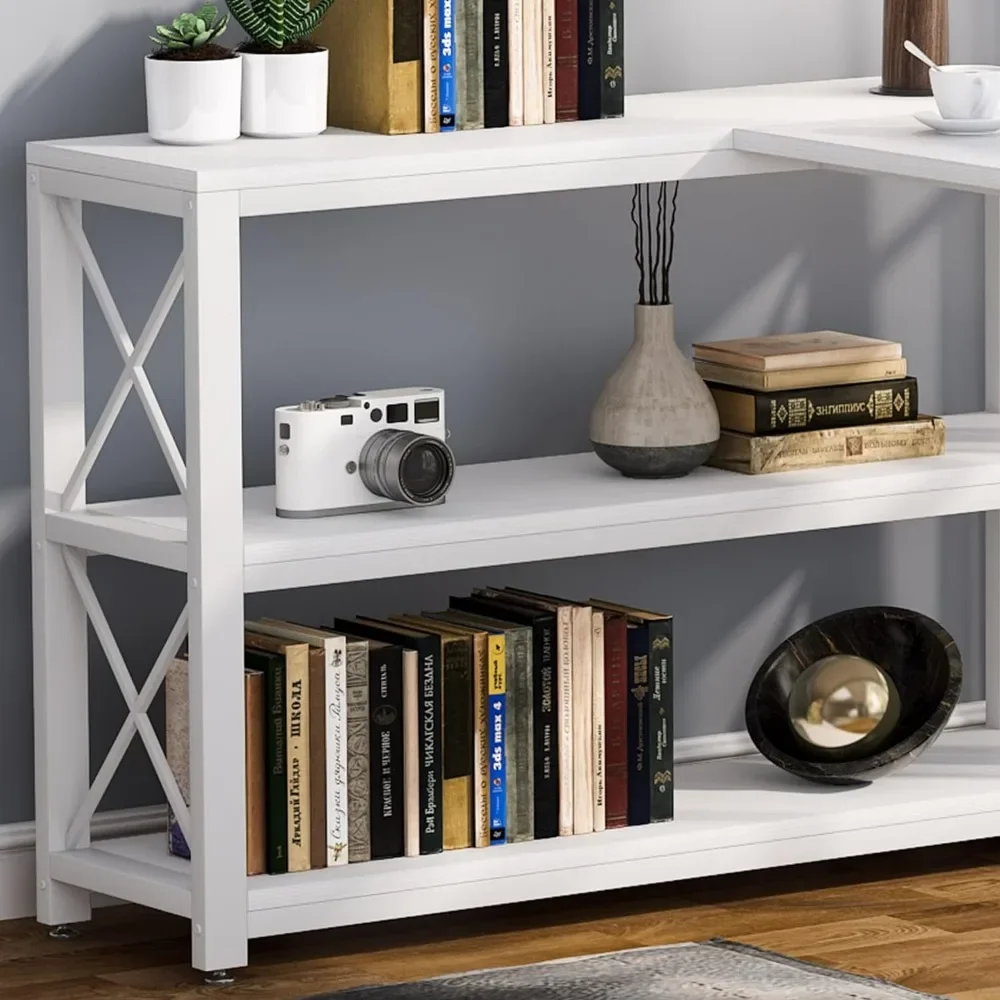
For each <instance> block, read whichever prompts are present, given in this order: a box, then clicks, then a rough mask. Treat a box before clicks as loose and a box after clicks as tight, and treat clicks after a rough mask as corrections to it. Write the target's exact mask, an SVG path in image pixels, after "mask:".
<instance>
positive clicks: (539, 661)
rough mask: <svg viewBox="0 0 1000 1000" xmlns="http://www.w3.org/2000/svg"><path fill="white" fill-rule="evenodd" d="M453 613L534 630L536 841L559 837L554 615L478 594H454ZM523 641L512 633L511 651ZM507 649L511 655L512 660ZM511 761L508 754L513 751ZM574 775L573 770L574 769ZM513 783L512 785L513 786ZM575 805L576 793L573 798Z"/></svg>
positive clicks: (559, 784)
mask: <svg viewBox="0 0 1000 1000" xmlns="http://www.w3.org/2000/svg"><path fill="white" fill-rule="evenodd" d="M449 604H450V605H451V608H452V611H453V612H459V613H462V614H469V615H472V616H475V617H478V618H482V619H486V620H495V621H501V622H505V623H508V627H509V626H510V625H511V624H513V625H518V626H528V627H529V628H530V629H531V659H530V661H529V662H530V663H531V674H532V692H533V699H534V704H533V706H532V716H533V730H534V731H533V733H532V743H533V746H534V762H535V766H534V774H533V781H534V800H535V814H534V824H535V839H536V840H540V839H542V838H547V837H557V836H558V835H559V811H560V804H561V794H562V793H561V789H562V782H561V779H560V770H561V767H560V760H559V739H558V736H559V733H558V718H559V704H560V692H559V689H558V684H557V679H556V655H557V654H556V637H555V615H554V614H552V613H551V612H549V611H542V610H539V609H538V608H534V607H530V606H526V605H524V604H517V603H514V602H511V601H502V600H492V599H490V598H486V597H480V596H476V595H473V596H471V597H451V598H449ZM517 643H518V640H517V639H515V638H513V637H510V636H509V637H508V641H507V649H508V650H510V649H511V648H512V647H513V649H514V653H513V656H514V657H517V656H518V652H517V649H518V645H517ZM510 655H511V654H509V653H508V658H510ZM508 759H509V755H508ZM570 774H572V771H571V772H570ZM509 784H510V783H509V781H508V787H509ZM569 805H570V808H572V796H570V798H569Z"/></svg>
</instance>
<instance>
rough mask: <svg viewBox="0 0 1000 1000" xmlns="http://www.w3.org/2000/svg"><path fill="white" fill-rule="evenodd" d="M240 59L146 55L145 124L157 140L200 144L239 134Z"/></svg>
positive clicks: (187, 144)
mask: <svg viewBox="0 0 1000 1000" xmlns="http://www.w3.org/2000/svg"><path fill="white" fill-rule="evenodd" d="M242 80H243V62H242V60H240V58H239V57H238V56H236V55H233V56H232V58H230V59H204V60H191V59H158V58H154V57H153V56H146V123H147V124H146V128H147V131H148V132H149V135H150V138H151V139H154V140H155V141H156V142H163V143H167V144H168V145H174V146H202V145H210V144H213V143H217V142H232V140H233V139H238V138H239V136H240V95H241V89H242Z"/></svg>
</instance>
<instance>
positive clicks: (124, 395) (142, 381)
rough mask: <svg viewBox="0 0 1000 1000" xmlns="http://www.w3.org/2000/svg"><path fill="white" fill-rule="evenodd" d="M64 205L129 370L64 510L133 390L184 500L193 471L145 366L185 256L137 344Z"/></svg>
mask: <svg viewBox="0 0 1000 1000" xmlns="http://www.w3.org/2000/svg"><path fill="white" fill-rule="evenodd" d="M58 202H59V216H60V218H61V219H62V224H63V226H64V227H65V229H66V233H67V235H68V236H69V239H70V244H71V245H72V247H73V248H74V250H75V251H76V254H77V257H78V258H79V260H80V264H81V265H82V267H83V272H84V274H86V276H87V280H88V281H89V282H90V287H91V288H92V289H93V292H94V297H95V298H96V299H97V304H98V306H99V307H100V309H101V313H102V314H103V315H104V319H105V321H106V322H107V324H108V328H109V329H110V330H111V334H112V336H113V337H114V341H115V346H116V347H117V348H118V353H119V354H120V355H121V358H122V362H123V364H124V366H125V367H124V369H123V371H122V373H121V375H120V376H119V378H118V381H117V383H116V384H115V387H114V389H113V390H112V392H111V395H110V397H109V398H108V402H107V404H106V405H105V407H104V411H103V412H102V413H101V416H100V419H99V420H98V421H97V426H96V427H95V428H94V430H93V433H92V434H91V435H90V439H89V440H88V441H87V446H86V448H85V449H84V451H83V454H82V455H81V456H80V459H79V461H78V462H77V464H76V468H75V469H74V470H73V474H72V475H71V476H70V479H69V482H68V483H67V486H66V490H65V492H64V493H63V499H62V509H63V510H73V509H74V507H75V506H76V505H77V501H78V500H79V497H80V495H81V494H82V491H83V488H84V485H85V484H86V481H87V476H88V475H90V471H91V469H93V467H94V463H95V462H96V461H97V457H98V455H100V453H101V450H102V449H103V447H104V445H105V442H106V441H107V439H108V435H109V434H110V433H111V428H112V427H113V426H114V424H115V421H116V420H117V419H118V415H119V414H120V413H121V410H122V407H123V406H124V405H125V401H126V399H128V395H129V393H130V392H131V391H132V389H133V388H135V391H136V395H137V396H138V397H139V400H140V401H141V403H142V406H143V409H144V410H145V411H146V416H147V417H148V419H149V423H150V425H151V426H152V428H153V434H154V435H155V437H156V440H157V443H158V444H159V446H160V450H161V451H162V452H163V457H164V458H165V459H166V461H167V465H168V466H169V468H170V472H171V474H172V475H173V477H174V481H175V482H176V483H177V488H178V489H179V490H180V492H181V495H182V496H183V495H184V494H185V493H186V490H187V471H186V469H185V466H184V459H183V458H182V457H181V453H180V450H179V449H178V447H177V442H176V441H175V440H174V436H173V433H172V432H171V430H170V425H169V424H168V423H167V419H166V417H165V416H164V415H163V410H162V409H161V407H160V404H159V401H158V400H157V398H156V393H154V392H153V387H152V385H151V384H150V381H149V377H148V376H147V375H146V371H145V369H144V368H143V364H144V362H145V360H146V358H147V356H148V355H149V352H150V350H151V349H152V347H153V344H154V343H156V338H157V336H158V335H159V333H160V330H161V329H162V327H163V324H164V322H165V321H166V318H167V315H168V314H169V313H170V310H171V308H172V307H173V305H174V302H175V301H176V300H177V296H178V294H179V293H180V290H181V288H182V286H183V284H184V255H183V253H182V254H181V255H180V257H179V258H178V260H177V263H176V264H175V265H174V267H173V270H172V271H171V272H170V276H169V277H168V278H167V281H166V284H165V285H164V286H163V290H162V291H161V292H160V295H159V297H158V298H157V300H156V304H155V305H154V306H153V311H152V312H151V313H150V315H149V319H148V320H147V321H146V324H145V326H144V327H143V330H142V333H141V334H140V336H139V340H138V341H137V342H136V343H135V344H133V343H132V338H131V336H130V335H129V332H128V330H127V329H126V327H125V322H124V320H123V319H122V317H121V313H120V312H119V310H118V306H117V305H116V304H115V300H114V297H113V296H112V294H111V289H110V288H109V287H108V283H107V281H106V280H105V278H104V274H103V272H102V271H101V267H100V265H99V264H98V263H97V258H96V256H95V255H94V251H93V248H92V247H91V245H90V241H89V240H88V239H87V234H86V233H85V232H84V230H83V223H82V222H81V220H80V219H79V218H78V217H77V215H76V214H74V213H73V212H72V210H71V207H70V204H69V202H67V201H66V200H65V199H64V198H60V199H58Z"/></svg>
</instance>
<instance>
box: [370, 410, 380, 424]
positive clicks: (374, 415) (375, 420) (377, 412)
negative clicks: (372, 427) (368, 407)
mask: <svg viewBox="0 0 1000 1000" xmlns="http://www.w3.org/2000/svg"><path fill="white" fill-rule="evenodd" d="M371 417H372V423H373V424H377V423H378V422H379V421H380V420H381V419H382V411H381V410H380V409H379V408H378V407H377V406H376V407H375V409H374V410H372V413H371Z"/></svg>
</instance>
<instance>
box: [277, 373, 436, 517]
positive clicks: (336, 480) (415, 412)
mask: <svg viewBox="0 0 1000 1000" xmlns="http://www.w3.org/2000/svg"><path fill="white" fill-rule="evenodd" d="M446 437H447V433H446V431H445V425H444V391H443V390H442V389H380V390H378V391H376V392H356V393H353V394H352V395H350V396H330V397H329V398H327V399H319V400H308V401H307V402H304V403H297V404H295V405H294V406H280V407H278V409H276V410H275V411H274V447H275V456H274V464H275V508H276V513H277V515H278V516H279V517H324V516H326V515H329V514H346V513H352V512H355V511H365V510H384V509H387V508H392V507H413V506H420V507H426V506H429V505H431V504H437V503H443V502H444V495H445V493H446V492H447V490H448V487H449V486H451V481H452V477H453V476H454V474H455V458H454V456H453V455H452V453H451V449H450V448H449V447H448V445H447V442H446V440H445V439H446Z"/></svg>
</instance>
